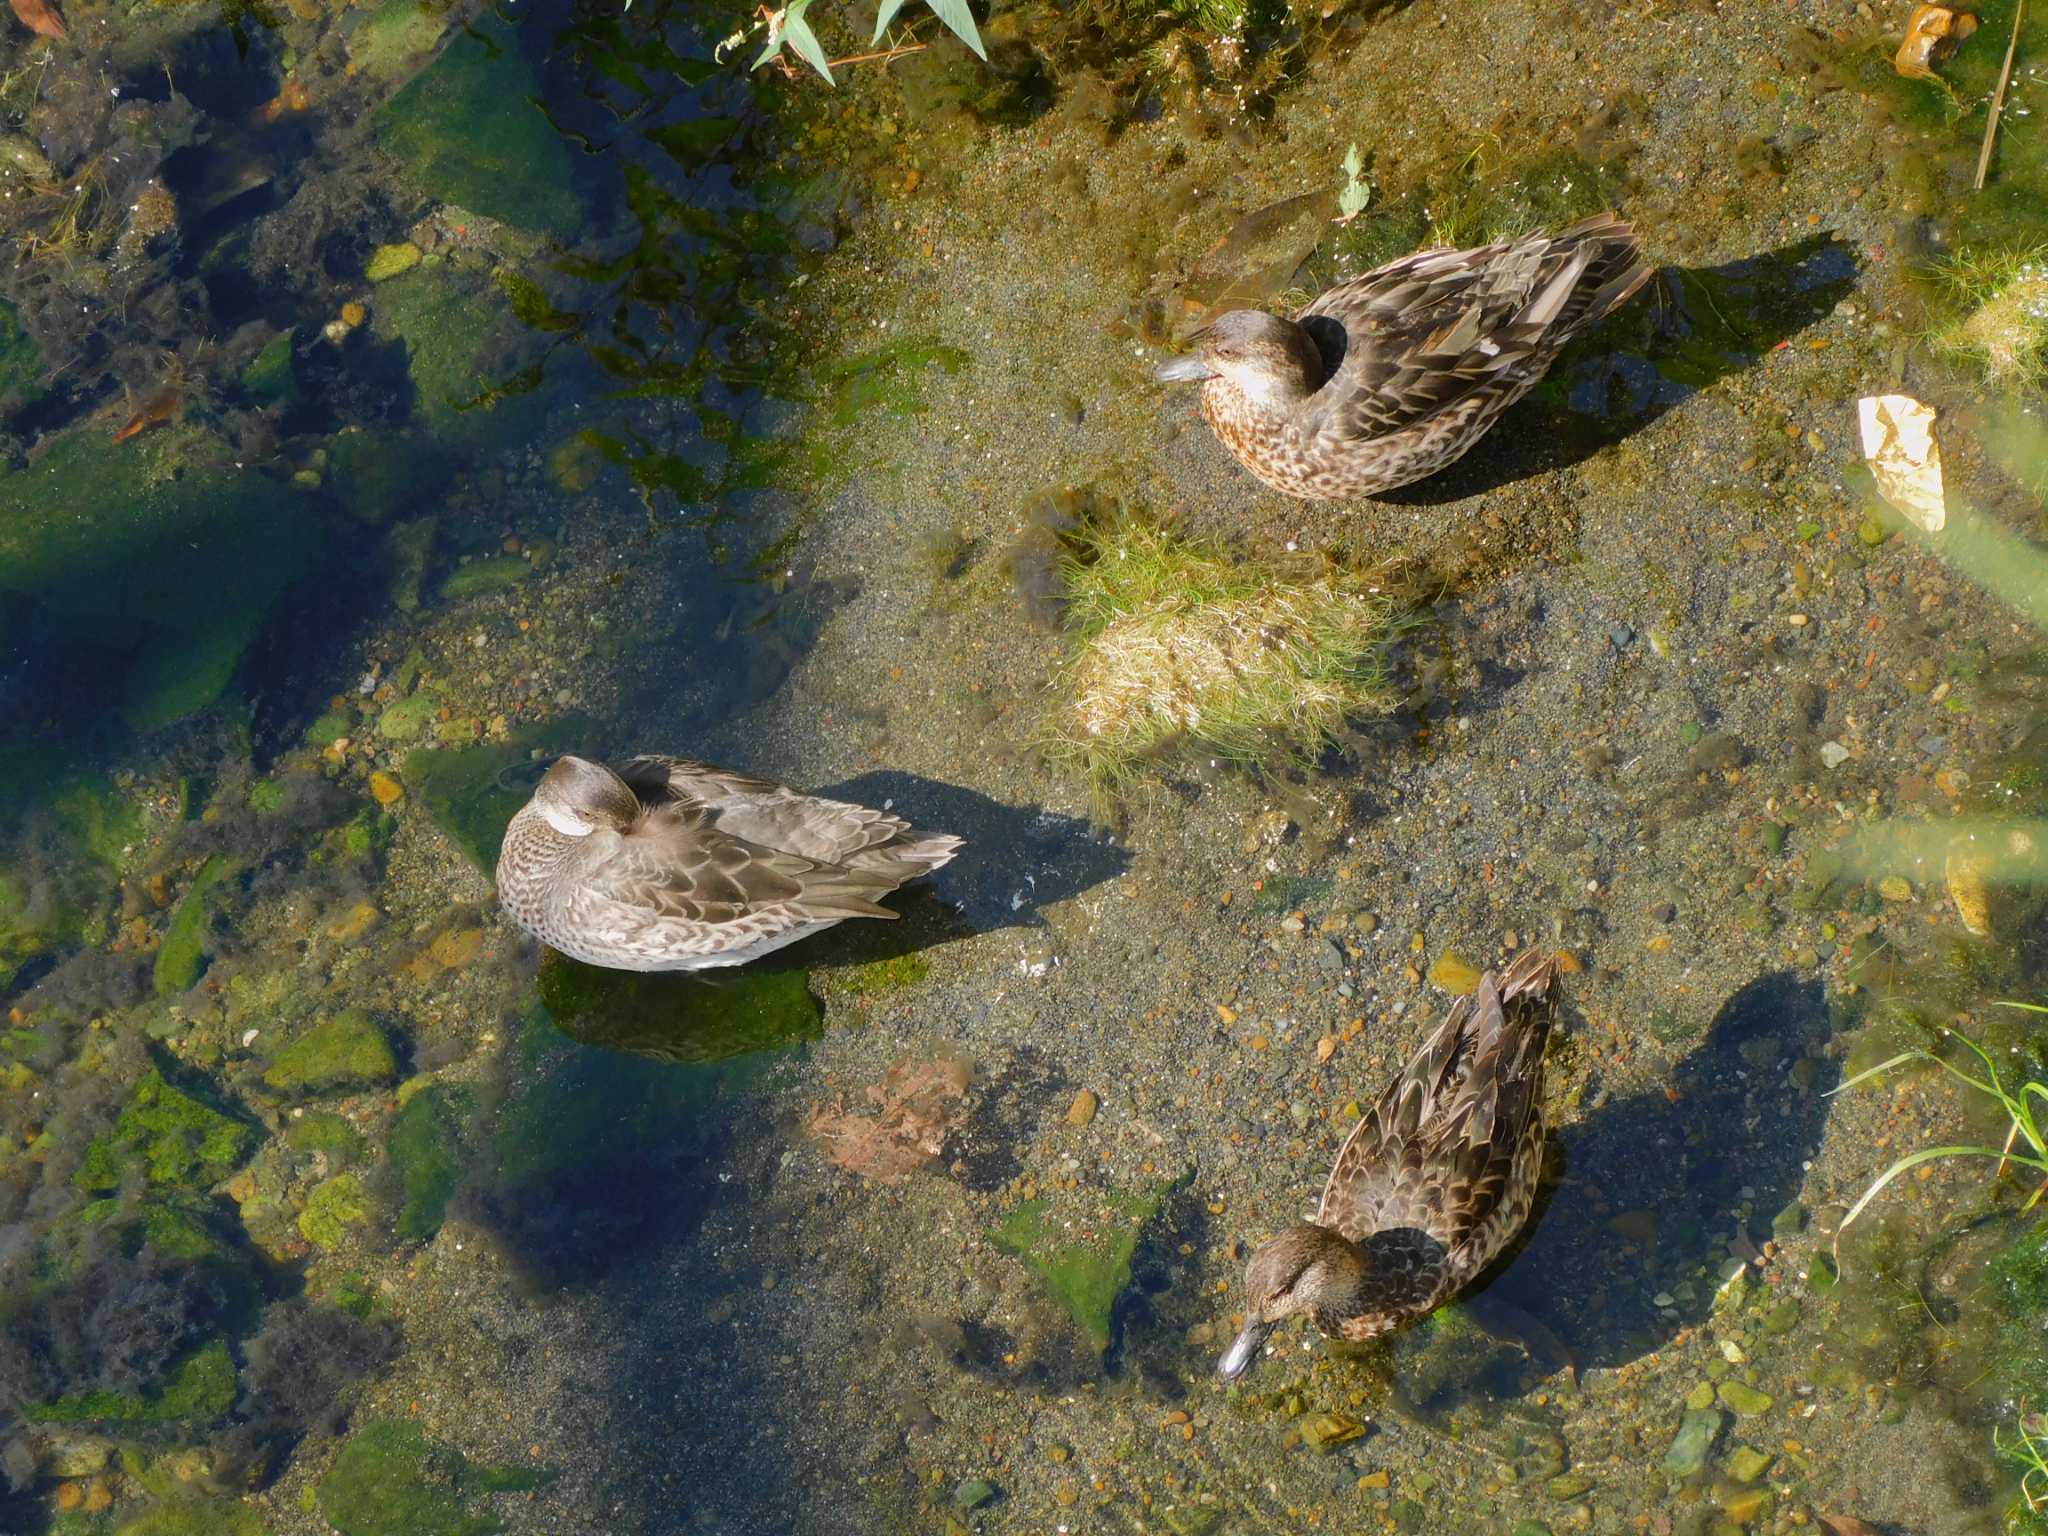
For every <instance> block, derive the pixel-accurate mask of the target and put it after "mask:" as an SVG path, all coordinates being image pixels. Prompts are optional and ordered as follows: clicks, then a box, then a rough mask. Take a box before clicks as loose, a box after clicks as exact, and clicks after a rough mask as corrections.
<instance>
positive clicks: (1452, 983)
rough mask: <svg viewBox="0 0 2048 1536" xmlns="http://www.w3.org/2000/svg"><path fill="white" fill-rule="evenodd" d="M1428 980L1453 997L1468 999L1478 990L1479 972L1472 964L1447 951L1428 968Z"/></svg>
mask: <svg viewBox="0 0 2048 1536" xmlns="http://www.w3.org/2000/svg"><path fill="white" fill-rule="evenodd" d="M1429 979H1430V980H1431V981H1432V982H1434V983H1435V984H1436V985H1437V986H1439V987H1441V988H1443V990H1444V991H1446V992H1448V993H1450V994H1451V996H1453V997H1470V996H1471V995H1472V994H1473V993H1474V992H1477V991H1478V990H1479V972H1478V970H1477V969H1476V968H1475V967H1474V966H1473V964H1472V962H1471V961H1469V960H1467V959H1465V958H1464V956H1462V955H1458V954H1454V953H1452V952H1451V951H1450V950H1448V949H1447V950H1445V951H1444V952H1443V953H1442V954H1440V955H1438V956H1437V957H1436V963H1435V964H1434V965H1432V966H1431V967H1430V968H1429Z"/></svg>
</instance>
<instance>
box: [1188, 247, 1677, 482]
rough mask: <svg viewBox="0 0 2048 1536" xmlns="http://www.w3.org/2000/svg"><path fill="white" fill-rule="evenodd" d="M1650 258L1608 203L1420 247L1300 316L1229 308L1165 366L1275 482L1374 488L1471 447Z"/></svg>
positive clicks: (1630, 286) (1628, 289) (1419, 473)
mask: <svg viewBox="0 0 2048 1536" xmlns="http://www.w3.org/2000/svg"><path fill="white" fill-rule="evenodd" d="M1650 271H1651V269H1650V267H1649V265H1648V264H1647V263H1646V262H1645V261H1644V260H1643V254H1642V251H1641V249H1640V248H1639V247H1638V246H1637V244H1636V237H1635V231H1634V230H1632V229H1631V228H1630V227H1629V226H1628V225H1627V224H1625V223H1623V222H1622V221H1621V220H1620V219H1618V218H1616V217H1615V216H1614V215H1613V214H1611V213H1603V214H1601V215H1599V216H1598V217H1596V218H1591V219H1587V220H1585V221H1584V222H1583V223H1579V224H1574V225H1573V226H1572V227H1571V228H1569V229H1566V230H1562V231H1560V232H1559V233H1557V234H1555V235H1546V234H1531V235H1522V236H1519V237H1518V238H1516V239H1513V240H1500V241H1496V242H1494V243H1493V244H1491V245H1482V246H1475V247H1473V248H1471V249H1469V250H1450V249H1445V248H1439V249H1432V250H1426V251H1417V252H1416V253H1415V254H1414V255H1412V256H1404V257H1403V258H1401V260H1399V261H1395V262H1390V263H1389V264H1387V265H1386V266H1383V267H1379V268H1377V269H1375V270H1373V271H1371V272H1368V273H1366V274H1365V275H1364V276H1362V277H1354V278H1352V279H1351V280H1350V281H1349V282H1345V283H1340V284H1338V285H1337V286H1336V287H1335V288H1332V289H1330V290H1329V291H1328V292H1327V293H1325V294H1323V295H1322V297H1320V298H1318V299H1317V300H1315V302H1314V303H1312V304H1310V305H1309V306H1308V307H1307V308H1306V309H1303V310H1302V311H1301V312H1300V313H1298V314H1296V315H1295V316H1294V317H1293V318H1292V319H1283V318H1282V317H1281V316H1279V315H1269V314H1264V313H1262V312H1260V311H1258V310H1250V309H1234V310H1230V311H1228V312H1227V313H1225V314H1222V315H1219V316H1217V317H1216V318H1215V319H1214V320H1212V321H1210V322H1209V324H1208V325H1207V326H1205V327H1204V328H1203V329H1201V330H1199V331H1197V332H1196V333H1195V335H1194V337H1193V338H1192V339H1193V341H1194V343H1195V350H1194V351H1193V352H1191V353H1190V354H1189V355H1188V356H1186V357H1180V358H1176V359H1174V360H1173V361H1172V362H1170V363H1168V364H1166V366H1165V367H1163V368H1161V369H1160V370H1159V377H1160V378H1161V379H1162V380H1165V381H1167V382H1176V381H1180V382H1191V381H1195V380H1200V381H1202V396H1201V411H1202V419H1203V420H1204V421H1206V422H1208V423H1209V425H1210V427H1211V428H1212V429H1213V430H1214V431H1215V433H1216V436H1217V438H1218V439H1220V440H1221V442H1222V444H1223V446H1224V447H1225V448H1227V449H1229V450H1230V452H1231V453H1232V454H1233V455H1235V457H1236V458H1237V461H1238V462H1239V463H1240V464H1242V465H1243V466H1244V467H1245V468H1246V469H1248V470H1250V471H1251V472H1252V474H1253V475H1255V476H1256V477H1258V479H1260V480H1261V481H1263V482H1264V483H1265V484H1267V485H1269V486H1271V487H1272V488H1273V489H1274V490H1276V491H1279V492H1281V493H1282V494H1284V495H1288V496H1298V497H1302V498H1305V499H1309V500H1336V499H1340V498H1344V497H1350V496H1369V495H1373V494H1375V493H1377V492H1380V491H1387V490H1392V489H1394V488H1395V487H1396V486H1402V485H1407V484H1408V483H1410V482H1411V481H1415V480H1420V479H1422V478H1424V477H1425V476H1428V475H1433V474H1435V473H1436V472H1437V471H1438V470H1440V469H1442V468H1444V467H1445V466H1446V465H1448V464H1450V463H1452V462H1453V461H1454V460H1456V459H1458V458H1459V457H1461V456H1462V455H1463V454H1464V453H1465V452H1466V451H1467V450H1468V449H1469V448H1471V446H1472V445H1473V444H1474V443H1476V442H1478V441H1479V439H1480V438H1481V437H1483V436H1484V435H1485V434H1486V430H1487V428H1489V427H1491V426H1492V425H1493V423H1494V421H1495V420H1496V419H1497V418H1498V417H1499V416H1500V414H1501V412H1503V411H1505V410H1506V409H1507V408H1508V407H1509V406H1511V405H1513V404H1514V403H1515V402H1516V401H1517V400H1519V399H1521V398H1522V396H1524V395H1526V394H1527V393H1528V392H1529V391H1530V390H1531V389H1534V388H1535V387H1536V385H1537V384H1538V383H1539V382H1540V381H1541V380H1542V378H1543V375H1544V374H1545V373H1547V372H1548V371H1549V369H1550V365H1551V363H1553V362H1554V361H1556V359H1557V355H1558V353H1559V352H1560V351H1562V350H1563V349H1564V347H1565V344H1566V343H1568V342H1569V341H1571V339H1572V338H1573V337H1575V336H1577V335H1579V334H1580V333H1581V332H1583V331H1586V330H1589V329H1591V328H1592V327H1593V326H1595V325H1598V324H1599V323H1600V322H1601V321H1602V320H1604V319H1606V318H1607V316H1608V315H1610V314H1612V313H1613V312H1614V311H1615V310H1616V309H1618V308H1620V307H1621V306H1622V305H1623V304H1625V303H1627V302H1628V300H1629V299H1630V298H1631V297H1633V296H1634V294H1635V292H1636V290H1637V289H1639V288H1641V287H1642V286H1643V284H1644V283H1645V282H1647V281H1648V280H1649V277H1650Z"/></svg>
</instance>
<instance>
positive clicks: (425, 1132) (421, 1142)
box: [385, 1083, 476, 1243]
mask: <svg viewBox="0 0 2048 1536" xmlns="http://www.w3.org/2000/svg"><path fill="white" fill-rule="evenodd" d="M475 1112H476V1096H475V1095H474V1094H472V1093H470V1092H469V1091H468V1090H467V1089H465V1088H455V1087H450V1086H448V1085H447V1084H443V1083H436V1084H434V1085H432V1086H431V1087H427V1088H423V1089H421V1090H420V1091H419V1092H418V1093H415V1094H414V1095H412V1097H410V1098H409V1099H407V1100H406V1101H405V1103H404V1105H403V1107H402V1108H400V1110H399V1111H398V1114H397V1115H396V1117H394V1118H393V1120H392V1122H391V1134H390V1138H389V1140H388V1141H386V1143H385V1150H386V1152H387V1153H388V1154H389V1156H390V1158H391V1167H392V1170H393V1171H394V1172H395V1173H396V1174H397V1175H398V1186H399V1191H400V1197H399V1207H398V1224H397V1232H398V1236H399V1237H400V1238H401V1239H402V1240H403V1241H406V1242H414V1243H417V1242H425V1241H426V1240H427V1239H428V1238H430V1237H432V1236H433V1235H434V1234H435V1233H436V1232H438V1231H440V1230H441V1222H442V1219H443V1218H444V1217H445V1216H446V1215H447V1214H448V1202H449V1200H450V1199H452V1198H453V1197H454V1194H455V1189H456V1186H457V1185H458V1184H459V1183H460V1182H461V1179H462V1155H461V1154H462V1130H463V1127H464V1126H465V1125H466V1124H467V1123H468V1121H469V1118H470V1116H471V1115H473V1114H474V1113H475Z"/></svg>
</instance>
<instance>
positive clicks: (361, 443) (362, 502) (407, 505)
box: [327, 391, 474, 528]
mask: <svg viewBox="0 0 2048 1536" xmlns="http://www.w3.org/2000/svg"><path fill="white" fill-rule="evenodd" d="M472 393H474V391H472ZM448 477H449V471H448V460H447V456H446V455H445V454H443V453H442V452H441V451H440V450H439V449H438V448H436V447H435V446H434V444H433V442H432V441H431V440H430V439H429V438H426V437H424V436H422V435H421V434H419V433H417V432H407V431H380V432H367V431H364V430H362V429H361V428H351V429H350V430H348V431H346V432H343V433H342V434H341V435H340V436H338V437H336V438H335V440H334V444H333V446H332V447H331V448H329V449H328V450H327V489H328V491H329V493H330V494H332V495H333V496H334V497H336V498H337V499H338V500H339V501H340V502H341V504H342V505H343V506H344V507H346V508H347V509H348V511H349V514H350V515H351V516H352V517H354V518H356V519H357V520H358V521H360V522H364V523H368V524H369V525H370V526H372V527H379V528H380V527H382V526H383V525H384V524H386V523H388V522H390V521H391V519H392V518H394V517H396V516H397V515H398V514H399V513H401V512H418V511H419V510H421V509H422V508H423V507H425V506H426V505H427V504H428V503H430V502H432V501H433V500H434V499H435V498H436V497H437V496H439V495H440V494H441V492H442V490H443V489H444V488H445V487H446V486H447V484H448Z"/></svg>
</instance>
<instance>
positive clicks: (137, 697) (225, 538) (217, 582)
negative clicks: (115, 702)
mask: <svg viewBox="0 0 2048 1536" xmlns="http://www.w3.org/2000/svg"><path fill="white" fill-rule="evenodd" d="M121 449H122V451H121V452H119V453H111V452H109V451H108V449H107V443H106V437H105V434H104V433H103V432H102V431H101V430H99V429H98V428H90V429H88V428H84V427H80V428H75V429H73V430H72V431H69V432H66V433H64V434H62V435H61V436H59V437H58V438H57V439H56V440H55V441H54V442H53V443H52V444H51V445H50V446H49V448H48V449H47V450H46V451H45V452H43V453H42V454H40V455H39V456H38V457H37V458H35V459H34V460H33V461H31V462H30V463H29V464H28V465H27V466H26V467H25V468H22V469H18V470H15V471H13V472H11V473H0V594H15V595H18V596H19V597H21V598H22V599H24V600H25V601H26V602H27V603H28V604H29V605H30V607H31V608H32V609H33V611H34V616H35V620H36V623H35V626H34V627H35V630H36V632H37V634H38V635H39V636H40V637H42V638H43V640H44V643H49V644H69V645H72V646H74V647H76V648H78V649H81V650H84V651H87V652H97V653H100V654H102V655H107V656H109V657H110V659H112V660H117V661H122V662H124V663H125V667H126V671H125V676H126V679H127V681H126V686H125V697H124V699H123V702H122V713H123V716H124V718H125V719H127V721H128V722H129V724H130V725H131V726H132V727H134V728H136V729H138V730H148V729H154V728H155V727H157V726H158V725H161V724H165V723H168V722H169V721H170V720H173V719H177V718H179V717H181V716H182V715H183V714H187V713H190V712H191V711H192V710H194V709H197V708H200V707H203V706H204V705H206V704H209V703H211V702H212V701H213V699H214V698H216V697H218V695H219V693H220V690H221V689H222V688H223V687H224V686H225V685H226V683H227V680H228V679H229V678H230V677H231V676H232V675H233V672H234V668H235V665H236V663H237V661H238V660H239V658H240V656H241V654H242V652H243V651H244V650H246V649H247V647H248V645H249V643H250V642H251V641H253V640H254V639H255V638H256V636H257V634H258V633H260V632H261V630H262V629H263V627H264V625H265V624H266V623H268V621H269V619H270V615H271V612H272V610H273V609H274V607H275V605H276V603H277V600H278V598H279V597H280V596H281V595H282V594H283V592H284V591H285V589H286V588H287V587H288V586H289V585H290V584H291V583H292V582H293V581H295V580H297V579H298V578H299V577H300V576H301V575H303V574H305V573H306V572H307V571H308V570H310V569H311V567H312V564H313V561H314V559H315V558H316V556H317V554H318V552H319V550H320V547H321V545H322V543H323V542H324V539H323V534H322V531H321V528H320V525H319V523H318V521H317V520H316V519H313V518H309V517H307V516H305V515H304V513H303V512H302V511H301V510H300V509H299V507H298V506H297V505H291V506H282V505H280V502H281V501H282V500H283V498H284V497H285V496H287V495H288V494H289V492H288V491H287V489H286V488H285V487H282V486H279V485H278V484H277V483H276V482H274V481H271V480H269V479H267V478H266V477H264V476H263V475H261V474H259V473H257V472H256V471H254V470H246V469H236V468H235V467H234V464H233V460H232V457H231V455H230V452H229V450H228V448H227V446H226V445H225V444H224V443H221V442H219V441H218V440H216V439H214V438H213V437H211V436H210V435H209V434H208V433H207V432H206V431H205V430H204V429H202V428H200V427H198V426H196V425H193V424H191V423H189V422H180V423H175V424H173V425H171V426H168V427H164V428H161V429H159V430H157V431H154V432H147V433H144V434H143V435H141V436H140V437H137V438H135V439H133V440H132V441H130V442H127V443H123V444H122V445H121Z"/></svg>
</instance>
